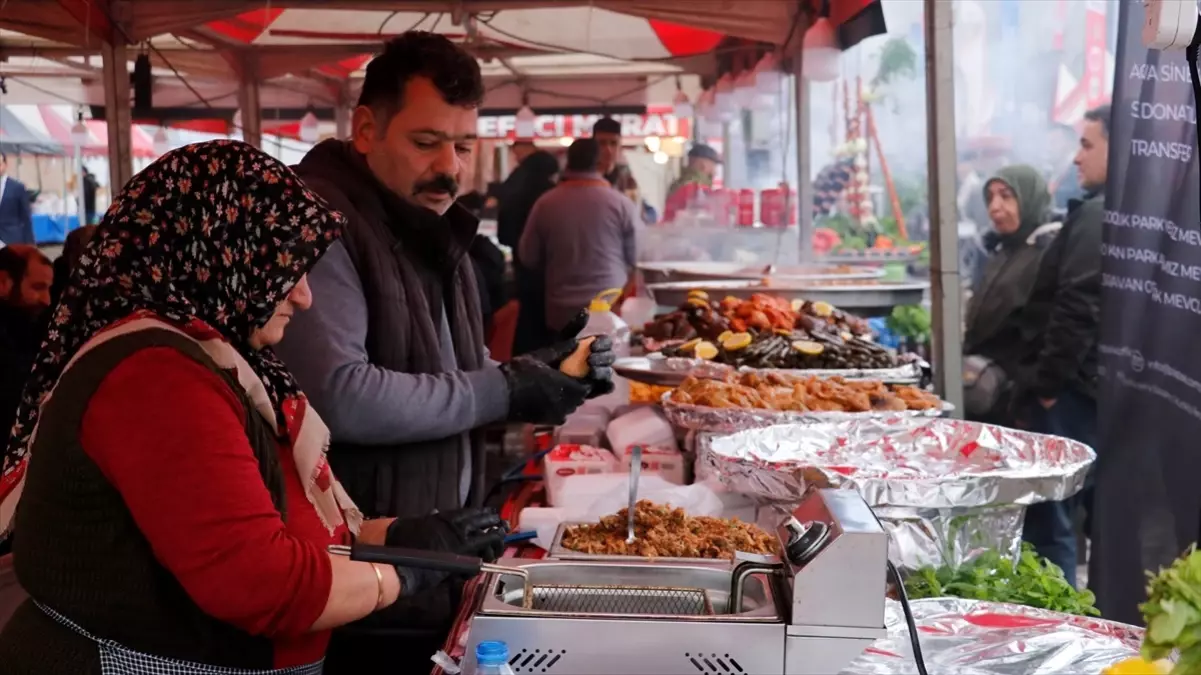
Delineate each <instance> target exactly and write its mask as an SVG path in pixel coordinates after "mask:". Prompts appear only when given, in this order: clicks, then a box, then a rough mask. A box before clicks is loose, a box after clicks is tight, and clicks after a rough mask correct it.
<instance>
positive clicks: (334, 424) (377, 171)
mask: <svg viewBox="0 0 1201 675" xmlns="http://www.w3.org/2000/svg"><path fill="white" fill-rule="evenodd" d="M483 98H484V83H483V78H482V76H481V74H480V67H479V64H478V62H477V61H476V60H475V57H474V56H472V55H471V54H470V53H468V52H467V51H465V50H464V49H463V48H462V47H459V46H457V45H455V44H454V43H453V42H451V41H450V40H448V39H447V38H446V37H445V36H442V35H439V34H436V33H429V32H423V31H411V32H407V33H404V34H402V35H400V36H399V37H397V38H395V39H393V40H391V41H389V42H388V43H386V44H385V45H384V49H383V52H382V53H381V54H380V55H378V56H376V57H375V59H373V60H372V61H371V63H370V64H368V66H367V72H366V77H365V78H364V80H363V87H362V92H361V94H360V96H359V101H358V105H357V107H356V108H355V109H354V112H353V114H352V117H351V130H352V137H351V140H349V141H346V140H340V139H330V140H326V141H324V142H322V143H320V144H318V145H317V146H316V147H314V148H313V149H312V150H311V151H310V152H309V153H308V155H306V156H305V158H304V159H303V160H302V161H301V163H300V164H299V165H298V166H297V167H296V168H297V173H298V174H299V175H300V177H301V178H302V179H303V180H304V181H305V183H306V185H307V186H308V187H309V188H310V189H312V190H313V191H314V192H316V193H317V194H319V195H320V196H322V197H324V198H325V200H326V201H328V202H329V203H330V205H331V206H332V207H333V208H335V209H337V210H338V211H340V212H341V213H342V214H343V215H344V216H345V217H346V219H347V223H346V225H345V226H344V227H343V231H342V237H341V239H340V240H339V241H338V242H335V243H334V244H333V246H331V247H330V249H329V251H328V252H327V253H326V254H325V256H324V257H323V258H322V259H321V260H320V262H318V263H317V264H316V265H315V266H314V267H313V270H312V271H311V272H310V273H309V285H310V287H311V288H312V293H313V307H312V309H310V310H309V311H306V312H301V313H299V314H297V315H295V316H293V317H292V318H291V327H290V328H289V329H288V333H287V337H285V338H284V340H283V342H281V343H280V344H279V345H278V347H277V351H278V353H279V355H280V356H281V357H282V358H283V359H284V361H285V362H286V363H287V364H288V367H289V368H290V369H291V371H292V373H293V375H294V376H295V377H296V380H297V381H298V383H299V384H300V386H301V387H302V388H303V390H304V392H305V393H306V394H308V396H309V400H310V401H311V402H312V405H313V407H314V408H315V409H316V410H317V412H318V413H319V414H320V415H321V416H322V418H323V419H324V420H325V422H326V424H327V425H328V426H329V430H330V435H331V439H330V440H331V443H330V451H329V462H330V465H331V468H332V469H333V470H334V472H335V473H336V474H337V475H338V478H339V479H340V481H341V483H342V484H343V486H344V487H345V488H346V490H347V492H348V493H349V494H350V496H351V498H352V499H353V500H354V501H355V503H356V504H357V505H358V507H359V508H360V509H361V510H362V512H363V514H364V515H365V516H367V517H369V518H386V517H393V516H399V517H402V518H411V517H416V516H425V515H428V514H430V513H432V512H435V511H436V512H438V514H439V516H438V517H437V518H433V519H430V520H429V521H428V527H426V526H423V527H420V528H410V527H407V526H405V527H404V529H403V531H393V528H391V527H389V531H388V534H387V538H386V540H385V541H386V543H389V544H391V545H398V546H407V547H411V548H421V549H432V550H437V551H443V552H451V553H456V554H460V555H472V556H476V557H481V556H490V555H491V554H492V551H491V550H490V549H487V548H480V547H479V545H478V544H473V543H472V542H471V540H470V539H469V538H468V535H466V534H464V532H465V530H464V528H463V526H462V523H463V522H468V521H472V520H473V519H477V518H480V517H491V515H492V514H489V513H486V512H485V511H484V510H482V509H476V508H466V509H465V508H464V506H465V505H466V504H472V505H473V506H474V505H478V504H480V503H481V502H482V500H483V497H484V492H485V490H484V485H483V477H484V447H483V438H482V432H480V431H479V429H480V428H481V427H483V426H485V425H489V424H492V423H494V422H498V421H502V420H509V421H514V422H528V423H538V424H562V423H563V421H564V419H565V418H566V416H567V415H568V414H570V413H571V412H573V411H574V410H575V409H576V408H577V407H578V406H580V405H581V404H582V403H583V402H584V400H585V399H586V398H587V397H588V396H589V395H603V394H604V393H607V392H608V391H611V386H612V385H611V382H610V381H608V380H609V378H610V377H611V371H609V370H606V371H599V370H594V371H593V373H594V374H596V376H597V377H604V378H605V380H606V381H605V382H603V383H602V382H599V381H598V382H594V381H593V379H595V378H593V379H590V378H575V377H569V376H567V375H565V374H563V373H561V372H560V371H559V369H558V365H559V362H561V360H562V358H564V357H565V356H567V355H568V354H570V353H571V352H572V351H574V350H575V347H576V341H575V340H574V339H572V340H564V341H562V342H561V343H559V344H557V345H556V349H553V350H548V351H547V352H543V353H542V354H540V355H538V356H537V357H533V356H530V357H519V358H516V359H513V360H512V361H510V362H509V363H506V364H504V365H499V364H497V363H495V362H493V361H492V360H491V359H489V358H488V353H487V351H486V349H485V348H484V330H483V325H482V320H481V311H480V293H479V286H478V285H477V282H476V277H475V271H474V269H473V265H472V263H471V261H470V260H469V259H468V253H467V252H468V249H469V248H470V246H471V244H472V241H473V239H474V238H475V236H476V234H477V233H478V230H479V221H478V220H477V219H476V218H475V217H474V216H472V215H471V214H470V213H469V212H468V211H467V210H466V209H464V208H463V207H462V206H460V205H458V204H456V203H455V199H456V197H457V196H458V194H459V190H460V186H461V185H465V184H469V183H470V179H471V174H470V171H471V170H472V167H473V165H474V156H473V153H474V151H475V148H476V145H477V143H476V128H477V127H476V125H477V122H478V117H479V106H480V103H481V102H482V101H483ZM605 351H606V348H605V347H604V346H602V347H601V348H599V349H598V348H597V347H595V346H594V347H593V356H594V357H595V356H596V355H597V354H599V353H602V352H605ZM607 356H608V357H612V349H611V343H609V344H608V347H607ZM611 362H612V361H611V358H610V360H609V363H611ZM606 365H607V364H606ZM604 385H608V386H607V387H605V386H604ZM594 387H595V388H594ZM594 392H595V393H594ZM396 522H398V523H401V524H402V525H403V524H404V522H405V521H396ZM460 595H461V583H460V582H459V581H455V580H453V579H452V580H450V581H448V582H447V583H444V584H442V585H440V586H438V587H436V588H434V589H432V590H430V591H428V592H425V593H421V594H419V595H416V596H412V597H404V598H402V600H401V601H400V602H397V603H396V604H395V605H393V606H392V607H390V608H388V610H387V611H385V612H380V613H378V616H377V615H373V617H372V618H370V619H368V620H366V621H365V622H364V624H362V625H357V626H353V627H349V628H348V629H344V630H343V631H338V632H335V634H334V638H333V641H331V643H330V649H329V653H328V656H327V658H326V662H325V672H326V673H327V674H328V675H341V674H342V673H363V672H372V671H373V670H377V669H378V664H380V663H389V664H391V668H392V669H393V670H394V671H395V672H403V673H411V672H417V671H418V670H419V669H420V668H422V667H428V663H429V656H430V654H432V653H434V651H436V650H437V649H438V648H439V647H440V646H441V644H442V642H443V641H444V640H445V637H446V632H447V630H448V628H449V627H450V624H451V622H452V620H453V618H454V613H455V612H456V611H457V609H458V603H459V599H460ZM423 664H424V666H423Z"/></svg>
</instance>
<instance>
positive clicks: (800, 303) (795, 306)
mask: <svg viewBox="0 0 1201 675" xmlns="http://www.w3.org/2000/svg"><path fill="white" fill-rule="evenodd" d="M803 309H805V301H804V300H802V299H800V298H797V299H795V300H793V301H792V311H794V312H798V313H799V312H800V311H801V310H803Z"/></svg>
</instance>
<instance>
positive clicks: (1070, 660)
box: [842, 598, 1143, 675]
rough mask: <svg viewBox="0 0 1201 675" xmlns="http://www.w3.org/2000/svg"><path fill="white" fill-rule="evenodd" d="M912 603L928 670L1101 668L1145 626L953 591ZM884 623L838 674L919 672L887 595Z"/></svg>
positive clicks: (1131, 648) (976, 672)
mask: <svg viewBox="0 0 1201 675" xmlns="http://www.w3.org/2000/svg"><path fill="white" fill-rule="evenodd" d="M911 604H912V608H913V615H914V619H915V620H916V623H917V626H918V631H919V632H920V633H921V645H922V655H923V656H924V657H925V660H926V670H927V671H929V672H930V673H956V674H958V673H964V674H965V675H1029V674H1031V673H1041V674H1048V675H1049V674H1051V673H1100V672H1102V671H1103V670H1104V669H1105V668H1107V667H1108V666H1111V665H1113V664H1114V663H1117V662H1119V661H1122V660H1124V659H1128V658H1131V657H1134V656H1138V649H1139V645H1140V644H1141V643H1142V639H1143V630H1142V629H1141V628H1136V627H1135V626H1129V625H1126V624H1120V623H1114V622H1112V621H1103V620H1101V619H1089V618H1085V617H1079V616H1070V615H1067V614H1059V613H1057V612H1048V611H1046V610H1042V609H1033V608H1031V607H1020V606H1018V605H1006V604H999V603H990V602H981V601H978V600H960V599H957V598H933V599H930V600H914V601H913V602H912V603H911ZM885 623H886V625H887V628H888V637H887V638H886V639H883V640H878V641H877V642H876V643H875V644H873V645H872V646H871V648H870V649H868V650H867V651H866V652H865V653H864V654H863V655H862V656H860V657H859V658H858V659H856V660H855V661H854V662H853V663H851V665H850V666H847V668H846V669H845V670H843V671H842V675H894V674H898V673H914V672H916V669H915V667H914V665H913V650H912V649H911V648H910V646H909V636H908V631H907V630H906V628H905V617H904V615H903V614H902V613H901V606H900V604H899V603H897V602H894V601H889V603H888V606H887V609H886V615H885Z"/></svg>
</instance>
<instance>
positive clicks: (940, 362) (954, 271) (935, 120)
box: [925, 0, 963, 416]
mask: <svg viewBox="0 0 1201 675" xmlns="http://www.w3.org/2000/svg"><path fill="white" fill-rule="evenodd" d="M953 11H954V3H951V2H946V0H925V25H926V157H927V165H928V174H927V177H926V180H927V187H928V190H929V200H930V233H931V236H930V295H931V302H932V305H933V307H932V314H933V317H932V318H933V330H934V345H933V347H934V387H935V391H936V392H938V395H939V396H941V397H942V398H943V399H944V400H946V401H949V402H950V403H952V404H954V405H955V411H956V412H955V414H956V415H957V416H962V415H963V315H962V308H961V307H960V302H961V298H962V294H963V290H962V285H961V283H960V280H959V214H958V213H957V211H956V204H955V183H956V175H955V165H956V157H957V155H956V152H955V88H954V87H955V68H954V60H953V59H954V54H953V51H952V50H953V49H954V45H955V42H954V21H953V20H952V19H953V16H952V15H953Z"/></svg>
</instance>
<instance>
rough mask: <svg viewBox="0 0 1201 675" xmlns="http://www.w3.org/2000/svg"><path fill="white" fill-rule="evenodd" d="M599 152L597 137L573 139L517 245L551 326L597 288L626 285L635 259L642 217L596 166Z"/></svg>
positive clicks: (565, 318) (571, 313) (562, 322)
mask: <svg viewBox="0 0 1201 675" xmlns="http://www.w3.org/2000/svg"><path fill="white" fill-rule="evenodd" d="M599 158H600V145H599V144H598V143H597V141H596V139H593V138H580V139H577V140H576V141H575V142H574V143H572V144H571V147H570V148H568V149H567V170H566V171H565V172H564V173H563V179H562V180H560V181H559V184H558V185H556V186H555V187H554V188H552V189H551V190H550V191H549V192H547V193H546V194H544V195H542V197H541V198H539V199H538V201H537V202H536V203H535V204H534V208H533V209H532V210H531V211H530V217H529V220H528V221H526V226H525V232H524V233H523V234H522V236H521V244H520V246H519V247H518V252H519V253H520V255H521V260H522V262H523V264H525V265H526V266H527V267H529V268H530V269H532V270H537V271H539V272H541V274H542V281H543V285H544V287H545V289H546V325H547V328H549V329H550V330H551V331H554V332H558V331H561V330H562V329H563V328H564V327H565V326H566V325H567V324H568V323H569V322H570V321H571V320H572V319H573V318H574V317H575V315H576V313H577V312H579V309H580V307H584V306H587V304H588V303H589V301H591V300H592V299H593V298H594V297H596V295H597V294H598V293H601V292H603V291H605V290H608V289H610V288H623V287H625V285H626V282H627V281H628V279H629V275H630V272H631V271H632V270H633V269H634V265H635V264H636V263H637V262H638V260H637V237H638V230H639V228H640V227H641V226H642V224H641V221H642V218H641V217H640V216H639V214H638V209H637V207H635V206H634V202H632V201H630V198H629V197H627V196H626V195H624V194H622V193H621V192H618V191H617V190H614V189H613V188H612V187H610V186H609V183H608V181H606V180H605V178H604V176H602V175H601V173H600V171H598V170H597V162H598V160H599Z"/></svg>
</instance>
